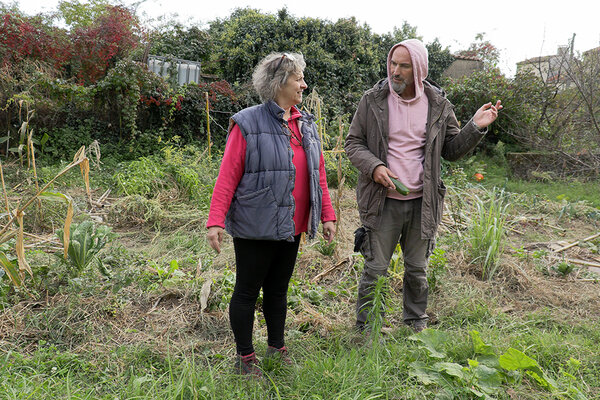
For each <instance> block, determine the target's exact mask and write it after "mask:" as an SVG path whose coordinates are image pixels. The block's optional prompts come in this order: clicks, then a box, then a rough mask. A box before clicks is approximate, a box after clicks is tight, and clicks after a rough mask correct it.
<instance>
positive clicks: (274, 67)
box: [252, 53, 306, 102]
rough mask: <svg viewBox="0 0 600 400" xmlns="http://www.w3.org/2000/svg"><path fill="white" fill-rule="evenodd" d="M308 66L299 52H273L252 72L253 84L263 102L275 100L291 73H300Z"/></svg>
mask: <svg viewBox="0 0 600 400" xmlns="http://www.w3.org/2000/svg"><path fill="white" fill-rule="evenodd" d="M304 68H306V62H305V61H304V56H303V55H302V54H299V53H271V54H269V55H268V56H266V57H265V58H263V59H262V60H261V61H260V62H259V63H258V65H257V66H256V68H255V69H254V73H253V74H252V84H253V85H254V89H255V90H256V92H257V93H258V95H259V96H260V99H261V100H262V101H263V102H267V101H269V100H275V97H276V96H277V93H279V90H280V89H281V87H282V86H283V85H285V83H286V82H287V79H288V77H289V76H290V74H293V73H295V74H300V73H302V72H303V71H304Z"/></svg>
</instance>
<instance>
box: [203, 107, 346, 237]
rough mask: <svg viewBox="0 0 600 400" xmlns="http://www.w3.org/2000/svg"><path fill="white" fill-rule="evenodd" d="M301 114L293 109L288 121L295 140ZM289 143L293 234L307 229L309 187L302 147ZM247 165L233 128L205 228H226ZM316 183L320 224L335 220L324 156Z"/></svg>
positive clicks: (241, 140) (240, 137)
mask: <svg viewBox="0 0 600 400" xmlns="http://www.w3.org/2000/svg"><path fill="white" fill-rule="evenodd" d="M301 116H302V114H300V111H298V110H297V109H296V107H292V109H291V116H290V119H289V120H288V124H289V127H290V128H291V129H292V131H293V132H294V134H295V136H296V137H297V138H301V137H302V136H301V135H300V130H299V129H298V121H297V119H298V118H300V117H301ZM290 143H291V146H292V150H293V151H294V155H293V158H292V162H293V163H294V167H295V168H296V177H295V181H294V189H293V190H292V196H293V197H294V202H295V205H296V210H295V212H294V224H295V226H296V232H295V235H298V234H300V233H302V232H306V231H307V229H308V216H309V208H310V187H309V185H310V184H309V180H308V166H307V164H306V154H305V153H304V149H303V148H302V145H301V144H300V143H299V142H298V141H297V140H296V139H295V138H294V137H290ZM245 162H246V140H245V139H244V136H243V135H242V132H241V131H240V128H239V126H237V125H234V126H233V128H232V130H231V132H230V134H229V138H228V140H227V144H226V145H225V152H224V154H223V160H222V161H221V168H220V169H219V176H218V177H217V182H216V184H215V188H214V190H213V195H212V199H211V202H210V211H209V213H208V221H207V222H206V227H207V228H208V227H211V226H220V227H222V228H224V227H225V216H226V215H227V211H228V210H229V206H230V205H231V201H232V199H233V195H234V193H235V190H236V189H237V186H238V184H239V183H240V180H241V179H242V176H243V175H244V166H245ZM319 175H320V179H319V183H320V186H321V189H322V191H323V200H322V209H321V222H327V221H335V220H336V218H335V211H334V210H333V205H332V204H331V197H330V196H329V189H328V188H327V178H326V175H325V160H324V159H323V154H321V159H320V162H319Z"/></svg>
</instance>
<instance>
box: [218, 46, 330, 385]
mask: <svg viewBox="0 0 600 400" xmlns="http://www.w3.org/2000/svg"><path fill="white" fill-rule="evenodd" d="M305 67H306V63H305V61H304V57H303V56H302V55H301V54H297V53H272V54H269V55H268V56H266V57H265V58H264V59H263V60H262V61H260V62H259V64H258V65H257V67H256V69H255V70H254V73H253V75H252V81H253V84H254V88H255V89H256V91H257V92H258V94H259V96H260V98H261V100H262V101H263V103H262V104H259V105H256V106H253V107H249V108H246V109H244V110H242V111H240V112H238V113H237V114H235V115H234V116H233V117H232V118H231V121H230V124H229V135H228V138H227V144H226V146H225V152H224V154H223V160H222V163H221V167H220V171H219V176H218V178H217V182H216V184H215V188H214V191H213V197H212V201H211V205H210V212H209V216H208V221H207V223H206V227H207V228H208V234H207V238H208V241H209V243H210V245H211V247H212V248H213V249H215V250H216V251H217V252H218V253H219V252H220V251H221V243H222V241H223V231H224V230H226V231H227V233H229V234H230V235H231V236H232V237H233V247H234V250H235V260H236V283H235V288H234V291H233V295H232V297H231V303H230V304H229V319H230V323H231V329H232V331H233V335H234V338H235V343H236V360H235V369H236V371H237V372H239V373H241V374H251V375H254V376H260V375H262V374H261V370H260V366H259V363H258V360H257V357H256V354H255V352H254V347H253V344H252V328H253V325H254V309H255V307H256V300H257V299H258V294H259V291H260V289H261V288H262V289H263V304H262V309H263V314H264V317H265V321H266V324H267V332H268V338H267V345H268V347H267V351H266V355H265V357H277V358H280V359H281V360H282V361H284V362H286V363H290V362H291V360H290V359H289V356H288V350H287V348H286V346H285V342H284V326H285V318H286V313H287V290H288V284H289V281H290V278H291V276H292V273H293V270H294V265H295V263H296V255H297V253H298V245H299V242H300V235H301V234H302V233H303V232H308V236H309V238H313V237H314V236H315V234H316V232H317V228H318V226H319V221H321V222H322V223H323V236H324V238H325V239H326V240H328V241H329V242H331V241H332V240H333V236H334V235H335V220H336V217H335V212H334V210H333V206H332V204H331V199H330V197H329V190H328V188H327V179H326V177H325V166H324V161H323V154H322V153H321V142H320V138H319V135H318V133H317V128H316V125H315V123H314V117H313V116H312V115H310V114H309V113H307V112H305V111H301V110H299V109H298V108H296V106H297V105H298V104H300V103H301V102H302V93H303V92H304V90H305V89H306V88H307V86H306V82H304V68H305Z"/></svg>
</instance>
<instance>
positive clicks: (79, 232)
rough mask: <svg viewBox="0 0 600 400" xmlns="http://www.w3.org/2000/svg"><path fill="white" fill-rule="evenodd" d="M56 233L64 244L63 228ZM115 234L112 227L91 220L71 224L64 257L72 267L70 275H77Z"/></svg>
mask: <svg viewBox="0 0 600 400" xmlns="http://www.w3.org/2000/svg"><path fill="white" fill-rule="evenodd" d="M56 234H57V236H58V238H59V239H60V240H61V242H62V243H63V244H64V230H62V229H59V230H57V232H56ZM115 236H116V235H115V234H114V233H113V232H112V228H110V227H109V226H106V225H96V224H95V223H94V222H93V221H84V222H82V223H80V224H71V229H70V232H69V245H68V250H67V258H66V259H65V261H67V262H68V263H69V265H70V266H71V267H72V268H71V271H70V272H71V275H72V276H73V277H75V276H78V275H79V274H80V273H81V272H82V271H83V270H84V269H85V267H87V266H88V265H89V264H90V262H91V261H92V260H93V259H94V258H95V257H96V256H97V254H98V252H99V251H100V250H102V248H103V247H104V246H105V245H106V244H107V243H108V242H110V241H111V240H112V239H114V237H115Z"/></svg>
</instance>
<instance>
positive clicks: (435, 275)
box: [427, 247, 448, 292]
mask: <svg viewBox="0 0 600 400" xmlns="http://www.w3.org/2000/svg"><path fill="white" fill-rule="evenodd" d="M447 262H448V259H447V258H446V250H444V249H442V248H440V247H436V248H435V249H434V250H433V254H431V256H430V257H429V265H428V268H427V284H428V285H429V290H430V291H431V292H434V291H435V290H437V288H438V282H439V281H440V279H441V278H442V277H443V276H444V274H445V272H446V263H447Z"/></svg>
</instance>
